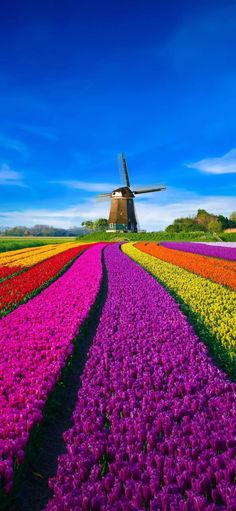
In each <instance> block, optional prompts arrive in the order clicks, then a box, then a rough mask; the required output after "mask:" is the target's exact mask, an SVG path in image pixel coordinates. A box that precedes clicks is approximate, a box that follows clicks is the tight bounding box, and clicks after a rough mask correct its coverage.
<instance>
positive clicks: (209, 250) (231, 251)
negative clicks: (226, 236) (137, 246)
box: [160, 241, 236, 261]
mask: <svg viewBox="0 0 236 511" xmlns="http://www.w3.org/2000/svg"><path fill="white" fill-rule="evenodd" d="M160 244H161V245H162V246H163V247H166V248H173V249H174V250H183V251H184V252H191V253H192V254H200V255H205V256H209V257H219V258H220V259H227V260H228V261H236V248H228V247H222V246H213V245H206V244H205V243H191V242H188V241H162V243H160Z"/></svg>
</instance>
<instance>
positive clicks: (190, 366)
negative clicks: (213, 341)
mask: <svg viewBox="0 0 236 511" xmlns="http://www.w3.org/2000/svg"><path fill="white" fill-rule="evenodd" d="M105 263H106V266H107V271H108V283H109V288H108V297H107V300H106V303H105V306H104V308H103V312H102V316H101V320H100V323H99V326H98V329H97V332H96V335H95V338H94V342H93V345H92V347H91V349H90V352H89V358H88V360H87V363H86V366H85V370H84V373H83V375H82V387H81V389H80V390H79V393H78V401H77V406H76V409H75V412H74V414H73V426H72V428H71V429H70V430H68V431H67V432H66V433H65V434H64V439H65V441H66V444H67V452H66V454H63V455H61V456H60V457H59V464H58V471H57V475H56V476H55V478H52V479H51V480H50V482H49V483H50V487H51V489H52V491H53V498H52V499H51V500H50V501H49V503H48V506H47V508H46V510H47V511H65V510H72V509H73V510H74V511H79V510H85V511H86V510H87V511H99V510H101V511H122V510H124V511H138V510H150V511H157V510H162V511H175V510H176V511H177V510H178V511H190V510H193V511H201V510H207V511H217V510H219V511H224V510H226V509H227V510H228V511H233V510H235V509H236V487H235V471H236V459H235V447H236V438H235V433H236V429H235V419H236V408H235V397H236V385H235V384H234V383H230V381H228V380H227V378H226V376H225V375H224V374H223V373H222V372H221V371H220V370H218V369H217V368H216V366H215V365H214V364H213V363H212V361H211V359H210V358H209V356H208V354H207V349H206V347H205V346H204V345H203V343H202V342H201V341H200V340H199V339H198V337H197V336H196V335H195V333H194V332H193V329H192V327H191V326H190V325H189V324H188V322H187V319H186V317H185V316H184V315H183V314H182V312H181V311H180V309H179V306H178V305H177V304H176V303H175V302H174V300H173V299H172V297H171V296H170V295H169V294H168V293H167V292H166V291H165V290H164V289H163V288H162V287H161V285H159V284H158V283H157V282H156V281H155V280H154V278H153V277H152V276H151V275H149V274H148V273H146V272H145V271H144V270H143V269H142V268H140V267H139V266H138V265H136V264H135V263H134V262H133V261H131V260H130V259H129V258H128V257H127V256H126V255H125V254H123V253H121V251H120V250H119V248H118V247H117V246H114V245H113V246H108V247H107V248H105Z"/></svg>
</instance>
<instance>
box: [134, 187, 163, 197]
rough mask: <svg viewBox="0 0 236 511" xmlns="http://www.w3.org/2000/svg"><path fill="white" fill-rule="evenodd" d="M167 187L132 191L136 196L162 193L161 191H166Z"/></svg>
mask: <svg viewBox="0 0 236 511" xmlns="http://www.w3.org/2000/svg"><path fill="white" fill-rule="evenodd" d="M165 189H166V187H165V186H158V187H153V188H141V189H140V190H132V191H133V193H134V194H135V195H138V194H140V193H151V192H161V190H165Z"/></svg>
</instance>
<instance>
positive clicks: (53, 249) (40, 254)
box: [0, 242, 80, 268]
mask: <svg viewBox="0 0 236 511" xmlns="http://www.w3.org/2000/svg"><path fill="white" fill-rule="evenodd" d="M79 244H80V243H76V242H69V243H60V244H54V245H43V246H41V247H34V248H32V247H30V248H28V249H23V250H19V251H17V250H14V251H12V252H13V253H12V252H6V253H4V254H2V255H1V256H0V266H9V267H12V266H21V267H23V268H25V267H29V266H33V265H34V264H37V263H40V262H41V261H44V260H45V259H48V258H49V257H52V256H54V255H56V254H60V253H62V252H65V250H68V249H69V248H72V247H76V246H78V245H79Z"/></svg>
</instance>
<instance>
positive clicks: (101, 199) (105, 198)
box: [96, 193, 111, 202]
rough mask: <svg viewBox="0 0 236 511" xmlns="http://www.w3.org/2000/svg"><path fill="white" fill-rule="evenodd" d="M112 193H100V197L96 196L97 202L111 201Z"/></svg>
mask: <svg viewBox="0 0 236 511" xmlns="http://www.w3.org/2000/svg"><path fill="white" fill-rule="evenodd" d="M110 198H111V193H100V194H99V195H96V202H106V201H108V200H110Z"/></svg>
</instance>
